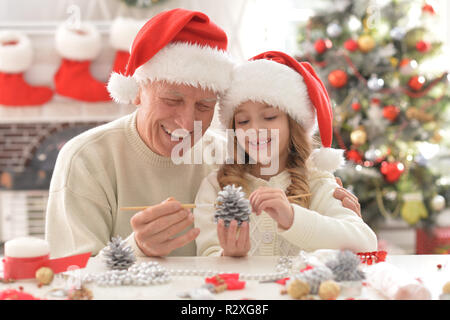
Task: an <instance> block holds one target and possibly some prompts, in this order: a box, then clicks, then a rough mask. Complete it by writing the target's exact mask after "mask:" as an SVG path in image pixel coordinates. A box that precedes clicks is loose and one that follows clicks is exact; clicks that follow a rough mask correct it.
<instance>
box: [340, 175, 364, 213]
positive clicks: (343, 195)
mask: <svg viewBox="0 0 450 320" xmlns="http://www.w3.org/2000/svg"><path fill="white" fill-rule="evenodd" d="M336 182H337V183H338V185H340V188H336V190H334V193H333V196H334V197H335V198H336V199H338V200H341V201H342V205H343V206H344V207H345V208H348V209H350V210H352V211H354V212H355V213H356V214H357V215H358V216H359V217H360V218H362V216H361V205H360V204H359V201H358V198H357V197H356V196H355V195H354V194H352V193H351V192H350V191H348V190H347V189H344V187H343V185H342V181H341V179H340V178H338V177H336Z"/></svg>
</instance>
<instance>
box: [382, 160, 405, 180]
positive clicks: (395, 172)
mask: <svg viewBox="0 0 450 320" xmlns="http://www.w3.org/2000/svg"><path fill="white" fill-rule="evenodd" d="M404 171H405V166H404V165H403V163H401V162H387V161H383V162H382V163H381V168H380V172H381V173H382V174H383V176H384V178H385V179H386V181H387V182H390V183H394V182H397V181H398V179H399V178H400V176H401V175H402V174H403V172H404Z"/></svg>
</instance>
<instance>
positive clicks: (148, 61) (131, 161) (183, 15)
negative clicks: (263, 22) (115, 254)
mask: <svg viewBox="0 0 450 320" xmlns="http://www.w3.org/2000/svg"><path fill="white" fill-rule="evenodd" d="M226 49H227V37H226V34H225V32H224V31H223V30H222V29H220V28H219V27H218V26H216V25H215V24H214V23H213V22H211V21H210V20H209V18H208V17H207V16H206V15H204V14H203V13H200V12H193V11H188V10H184V9H175V10H171V11H167V12H163V13H161V14H158V15H156V16H155V17H154V18H152V19H151V20H149V21H148V22H147V23H146V24H145V25H144V26H143V27H142V28H141V30H140V31H139V33H138V34H137V36H136V38H135V40H134V42H133V45H132V48H131V53H130V58H129V61H128V65H127V69H126V72H125V74H124V75H119V74H113V75H112V76H111V79H110V81H109V84H108V90H109V91H110V93H111V95H112V97H113V98H114V99H115V100H116V101H118V102H122V103H130V102H132V103H133V104H135V105H136V106H138V108H137V110H136V111H135V112H134V113H132V114H130V115H127V116H125V117H122V118H120V119H118V120H116V121H113V122H110V123H108V124H105V125H103V126H99V127H97V128H94V129H92V130H89V131H87V132H85V133H83V134H81V135H79V136H77V137H75V138H74V139H72V140H71V141H69V142H68V143H67V144H66V145H65V146H64V147H63V148H62V150H61V151H60V154H59V155H58V159H57V162H56V166H55V170H54V174H53V177H52V181H51V185H50V195H49V202H48V209H47V217H46V238H47V240H48V242H49V243H50V247H51V253H52V256H56V257H59V256H65V255H69V254H75V253H82V252H92V255H96V254H98V253H99V251H100V250H101V249H102V248H104V247H105V246H106V245H107V243H108V242H109V241H110V239H111V237H113V236H117V235H119V236H121V237H122V238H124V239H126V241H127V243H128V244H129V245H131V247H132V248H133V250H134V252H135V254H136V255H137V256H166V255H185V256H186V255H187V256H189V255H195V254H196V250H195V241H194V240H195V238H196V237H197V235H198V234H199V232H200V230H198V229H196V228H193V221H194V217H193V215H192V213H191V212H190V211H189V210H186V209H183V208H182V207H181V203H192V202H194V199H195V196H196V192H197V190H198V188H199V186H200V183H201V181H202V179H203V178H204V177H206V175H207V174H208V173H209V172H210V170H212V169H213V168H212V167H211V166H208V165H207V164H200V165H199V164H196V165H190V164H174V163H173V161H172V159H171V157H170V156H171V153H172V150H173V148H174V147H175V145H176V144H177V143H178V141H177V140H178V138H180V136H179V135H178V134H176V133H175V131H177V132H178V131H179V130H177V129H184V131H185V132H186V133H187V134H189V135H191V136H192V133H193V130H194V121H201V123H202V131H203V132H202V134H204V132H205V131H206V130H207V129H208V127H209V126H210V124H211V121H212V118H213V115H214V107H215V105H216V102H217V100H218V98H219V97H220V95H221V94H222V93H223V92H224V91H225V90H226V89H227V87H228V86H229V84H230V81H231V70H232V68H233V62H232V60H231V59H230V57H229V55H228V54H227V53H226ZM174 140H175V141H174ZM196 142H197V141H194V139H191V146H193V145H194V144H195V143H196ZM335 196H336V198H338V199H341V200H342V201H343V204H344V206H347V207H349V208H351V209H353V210H354V211H356V212H357V213H358V214H359V211H360V210H359V204H358V201H357V199H356V198H355V197H354V196H353V195H351V194H350V193H349V192H347V191H346V190H345V189H337V190H336V193H335ZM135 205H150V207H148V208H147V209H145V210H143V211H140V212H137V213H133V212H130V211H121V210H120V208H121V207H124V206H135Z"/></svg>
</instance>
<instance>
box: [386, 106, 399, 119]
mask: <svg viewBox="0 0 450 320" xmlns="http://www.w3.org/2000/svg"><path fill="white" fill-rule="evenodd" d="M399 113H400V109H399V107H397V106H394V105H389V106H385V107H384V108H383V117H385V118H386V119H388V120H389V121H391V122H394V121H395V119H397V117H398V115H399Z"/></svg>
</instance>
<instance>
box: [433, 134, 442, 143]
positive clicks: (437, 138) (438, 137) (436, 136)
mask: <svg viewBox="0 0 450 320" xmlns="http://www.w3.org/2000/svg"><path fill="white" fill-rule="evenodd" d="M441 141H442V136H441V134H440V133H439V131H435V132H434V133H433V137H431V142H432V143H440V142H441Z"/></svg>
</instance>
